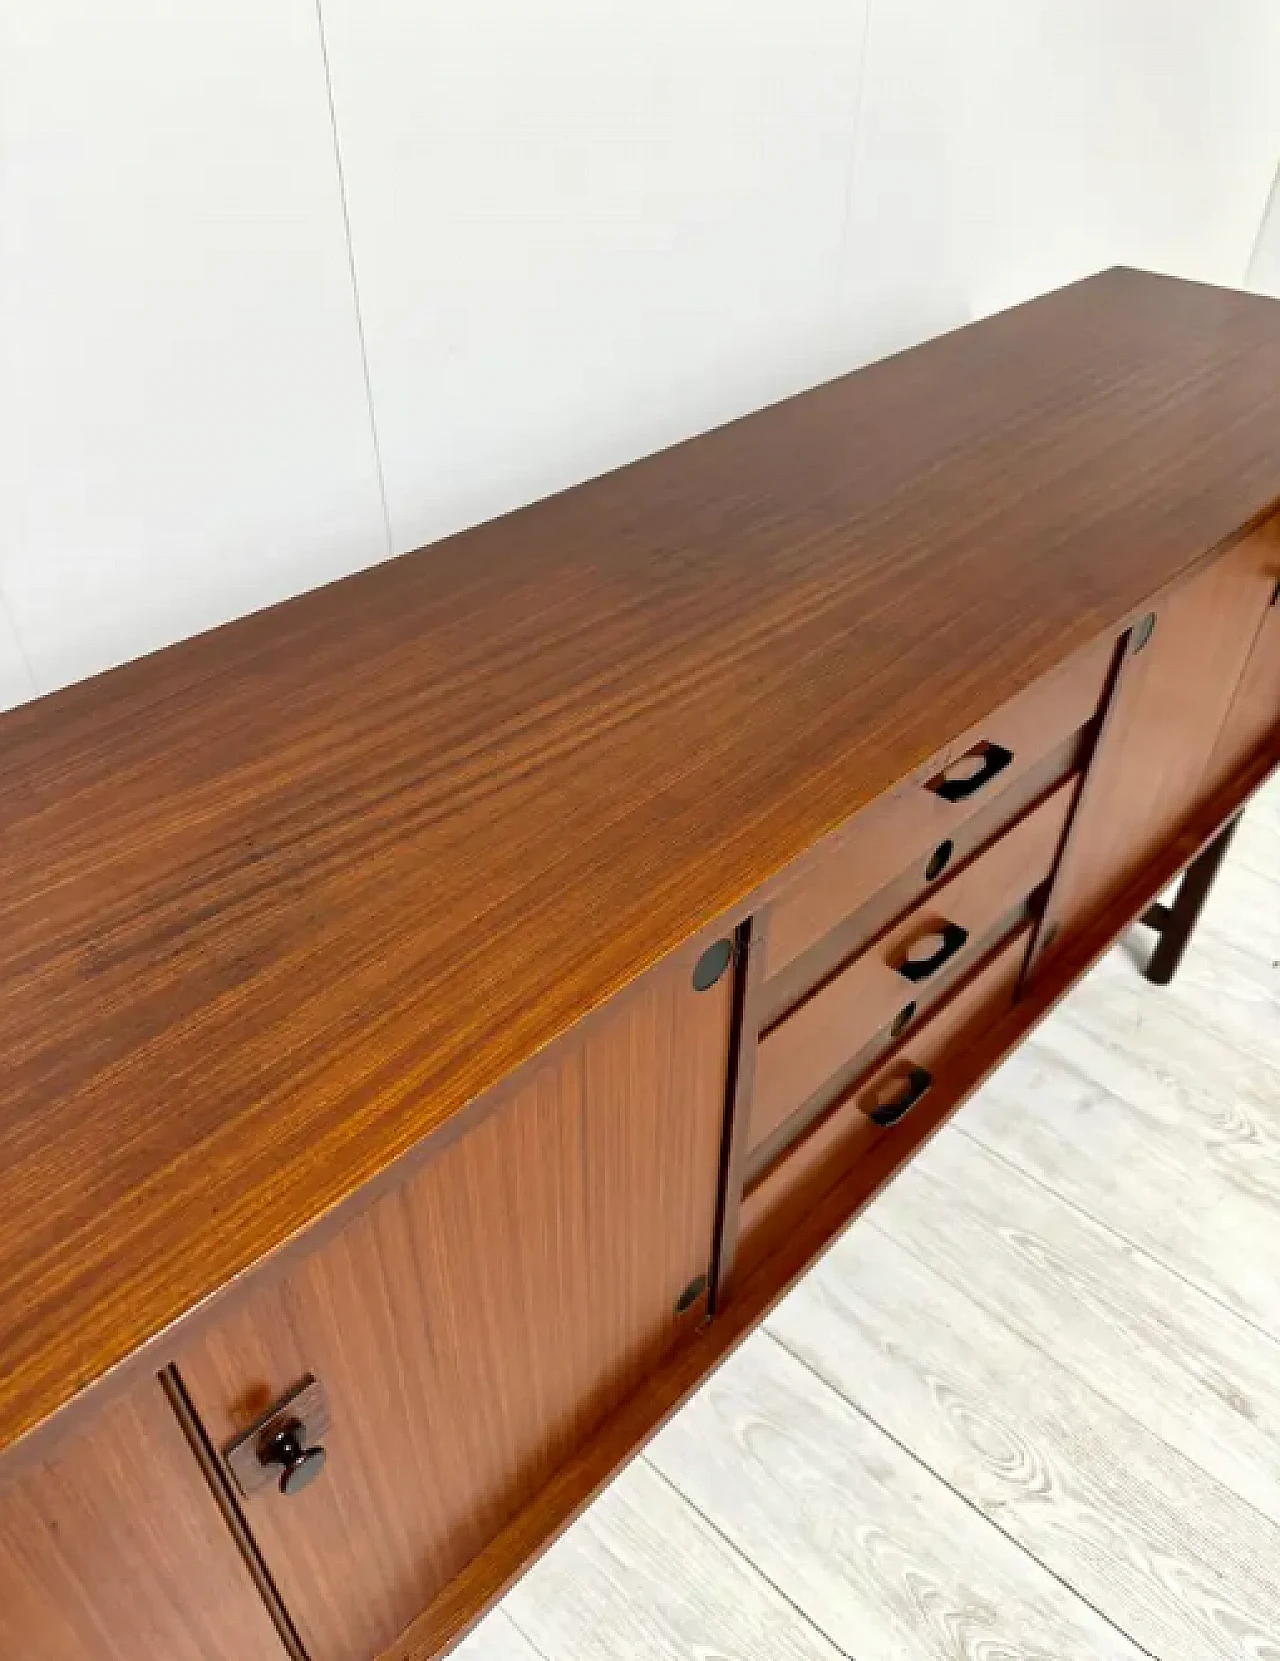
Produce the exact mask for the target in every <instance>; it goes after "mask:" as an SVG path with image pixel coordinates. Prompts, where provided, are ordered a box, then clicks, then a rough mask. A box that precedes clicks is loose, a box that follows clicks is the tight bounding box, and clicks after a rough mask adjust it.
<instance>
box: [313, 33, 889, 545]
mask: <svg viewBox="0 0 1280 1661" xmlns="http://www.w3.org/2000/svg"><path fill="white" fill-rule="evenodd" d="M322 9H323V14H324V18H325V25H326V33H327V38H328V47H329V59H330V65H331V68H332V74H333V87H334V97H335V104H336V109H337V117H338V132H339V136H340V141H341V149H342V158H343V168H344V173H345V177H346V182H347V189H348V201H349V209H350V218H351V226H352V233H353V242H354V248H355V260H356V270H357V275H358V279H359V284H360V293H361V300H362V307H363V314H364V322H365V330H366V337H367V340H368V345H369V356H370V367H371V374H372V383H373V391H374V405H375V409H376V414H377V422H378V430H379V436H380V441H381V449H382V457H383V463H384V469H385V474H386V479H387V487H388V499H389V502H390V508H391V518H392V528H393V537H394V541H395V543H396V545H397V546H398V547H401V548H404V547H409V546H413V545H415V544H418V543H422V542H425V541H427V540H429V539H431V538H433V537H435V536H438V535H440V534H442V533H443V532H445V531H448V530H451V529H455V528H457V527H458V526H460V525H463V524H466V523H469V522H471V521H474V520H477V519H480V518H483V517H486V516H488V515H490V514H493V513H496V512H498V511H499V510H501V509H504V508H507V507H510V506H512V505H513V504H515V503H519V502H523V501H527V500H529V499H530V498H532V497H535V496H538V495H541V494H544V493H547V492H549V491H551V490H554V489H557V488H559V487H562V486H564V485H567V484H569V483H571V482H573V481H575V480H577V479H580V478H583V477H585V476H589V475H591V474H594V473H598V472H600V471H602V470H604V469H606V468H607V467H609V466H611V465H614V464H615V463H618V462H622V461H625V460H628V459H630V458H632V457H634V456H635V455H637V454H640V453H642V452H644V451H646V450H650V449H653V448H655V447H658V446H660V445H663V444H666V443H670V442H672V441H674V440H675V439H677V438H680V437H682V436H684V435H686V434H688V433H691V432H694V431H697V430H700V429H702V428H705V427H707V426H710V425H713V424H714V423H716V422H718V421H721V420H723V419H725V418H727V417H729V416H732V415H735V414H737V413H740V412H741V411H743V410H746V409H748V408H752V407H755V406H757V405H759V404H761V403H764V402H766V401H768V400H769V399H771V398H775V397H777V396H780V395H782V394H784V393H786V392H789V391H792V390H795V389H797V388H799V387H801V386H803V385H806V384H808V383H810V382H812V381H814V380H817V379H820V378H822V377H823V376H824V375H828V374H831V373H834V372H836V371H837V370H839V369H840V368H842V367H844V366H845V363H846V358H845V355H844V354H843V353H842V352H841V351H840V350H838V349H837V347H836V345H835V343H834V342H833V338H832V320H833V315H834V303H835V299H836V276H837V271H838V267H839V252H840V247H841V240H842V236H843V231H844V218H845V205H846V186H847V178H848V162H849V151H850V143H851V138H852V127H853V117H854V108H855V101H856V92H857V86H858V79H859V63H860V52H861V43H862V37H863V32H864V11H863V0H788V3H787V4H785V5H783V4H778V0H645V3H644V4H631V5H626V6H623V5H617V4H601V0H536V3H531V0H468V3H467V4H465V5H463V4H450V3H446V0H323V7H322Z"/></svg>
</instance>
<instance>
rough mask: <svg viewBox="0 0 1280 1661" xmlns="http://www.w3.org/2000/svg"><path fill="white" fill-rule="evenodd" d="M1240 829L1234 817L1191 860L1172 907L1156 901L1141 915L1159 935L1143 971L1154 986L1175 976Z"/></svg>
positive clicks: (1165, 983)
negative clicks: (1232, 840)
mask: <svg viewBox="0 0 1280 1661" xmlns="http://www.w3.org/2000/svg"><path fill="white" fill-rule="evenodd" d="M1239 826H1240V818H1239V816H1238V815H1237V817H1236V818H1234V819H1233V820H1232V821H1231V822H1230V824H1228V825H1227V826H1226V828H1225V829H1224V830H1222V831H1220V832H1219V833H1218V835H1217V837H1216V838H1215V839H1214V841H1212V842H1210V844H1209V846H1208V847H1207V848H1205V850H1204V851H1203V853H1200V854H1198V855H1197V856H1196V858H1195V859H1193V860H1192V862H1191V864H1190V865H1188V866H1187V868H1186V870H1185V871H1184V872H1183V873H1182V881H1181V882H1180V883H1179V885H1178V893H1177V896H1176V898H1175V899H1174V902H1173V904H1172V905H1162V904H1161V903H1160V902H1159V901H1157V902H1156V904H1155V905H1153V906H1149V907H1148V908H1147V910H1146V911H1144V912H1143V914H1142V921H1143V923H1144V925H1145V926H1146V927H1147V928H1149V929H1154V930H1155V931H1156V934H1157V935H1158V936H1159V938H1158V939H1157V941H1156V949H1155V951H1153V952H1152V954H1151V961H1150V962H1149V963H1148V964H1147V966H1146V968H1145V969H1144V970H1143V974H1145V975H1146V977H1147V979H1148V980H1149V981H1154V982H1155V984H1156V985H1157V986H1168V984H1169V982H1170V981H1171V980H1172V979H1173V977H1174V975H1175V974H1176V973H1177V971H1178V965H1179V964H1180V963H1181V962H1182V958H1183V954H1184V953H1185V951H1186V949H1187V947H1188V946H1189V945H1190V944H1191V936H1192V934H1193V933H1194V932H1195V926H1196V923H1197V922H1198V921H1199V918H1200V913H1201V912H1202V911H1203V910H1204V905H1205V901H1206V900H1207V899H1208V898H1209V895H1210V893H1211V892H1212V890H1213V884H1214V879H1215V878H1216V877H1217V875H1218V872H1219V870H1220V869H1221V867H1222V862H1223V860H1224V859H1225V858H1226V857H1227V849H1228V848H1229V847H1230V846H1231V839H1232V837H1233V836H1234V835H1235V834H1236V831H1237V830H1238V829H1239Z"/></svg>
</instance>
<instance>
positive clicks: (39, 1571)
mask: <svg viewBox="0 0 1280 1661" xmlns="http://www.w3.org/2000/svg"><path fill="white" fill-rule="evenodd" d="M0 1655H2V1656H4V1658H5V1661H286V1657H285V1650H284V1647H283V1645H282V1643H281V1641H280V1638H279V1635H278V1634H277V1632H276V1628H275V1627H274V1625H273V1624H272V1622H271V1619H270V1617H269V1616H268V1614H267V1609H266V1605H265V1604H264V1603H263V1601H262V1599H261V1598H260V1597H259V1595H258V1590H257V1587H256V1586H255V1585H254V1583H253V1581H252V1579H251V1578H250V1575H249V1571H248V1569H247V1568H246V1567H245V1563H244V1560H243V1559H242V1558H241V1556H240V1554H239V1552H238V1551H237V1549H236V1546H235V1543H234V1541H233V1540H232V1537H231V1535H230V1533H229V1532H228V1530H227V1528H226V1525H225V1524H224V1522H223V1520H222V1516H221V1514H220V1513H219V1511H218V1508H217V1505H216V1503H215V1501H214V1498H213V1495H212V1494H211V1493H210V1491H209V1489H208V1487H207V1486H206V1484H205V1480H204V1477H203V1476H202V1475H201V1473H200V1468H199V1466H198V1465H197V1464H196V1461H195V1459H194V1458H193V1457H192V1455H191V1450H190V1448H189V1447H188V1446H187V1443H186V1441H185V1440H184V1438H183V1434H182V1431H181V1430H180V1429H179V1428H178V1421H177V1419H176V1418H175V1417H174V1415H173V1413H172V1412H171V1411H170V1408H169V1404H168V1402H167V1401H166V1400H165V1397H164V1394H163V1392H162V1390H161V1388H160V1383H159V1381H158V1380H157V1379H156V1378H154V1377H145V1376H144V1377H139V1378H138V1379H137V1380H136V1381H135V1382H134V1384H133V1385H132V1387H131V1388H130V1389H129V1391H128V1392H127V1393H126V1394H124V1395H121V1396H117V1397H115V1398H113V1399H112V1400H111V1401H110V1402H108V1403H107V1404H106V1405H105V1406H104V1407H103V1410H102V1412H101V1413H100V1414H99V1415H98V1416H97V1418H96V1419H95V1421H94V1423H93V1425H92V1426H91V1427H90V1428H88V1429H87V1430H84V1431H81V1432H79V1433H78V1434H76V1435H73V1436H71V1437H70V1438H68V1439H67V1440H66V1441H65V1442H64V1443H63V1444H62V1446H61V1447H60V1448H59V1449H58V1451H57V1452H56V1453H55V1454H54V1455H52V1456H51V1457H50V1458H48V1459H46V1460H40V1461H36V1462H33V1463H32V1464H31V1465H30V1466H29V1467H27V1468H25V1469H24V1470H22V1471H21V1472H20V1473H19V1474H18V1476H17V1478H16V1480H15V1481H13V1482H5V1481H3V1480H2V1479H0Z"/></svg>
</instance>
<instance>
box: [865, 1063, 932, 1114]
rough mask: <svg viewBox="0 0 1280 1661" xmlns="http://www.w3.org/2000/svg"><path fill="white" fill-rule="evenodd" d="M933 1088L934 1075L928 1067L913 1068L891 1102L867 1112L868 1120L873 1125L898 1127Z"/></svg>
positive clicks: (881, 1104)
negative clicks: (899, 1122)
mask: <svg viewBox="0 0 1280 1661" xmlns="http://www.w3.org/2000/svg"><path fill="white" fill-rule="evenodd" d="M932 1086H933V1074H932V1073H931V1072H930V1071H929V1070H928V1068H927V1067H913V1068H912V1069H911V1071H910V1072H909V1073H908V1074H907V1076H906V1077H905V1078H904V1079H902V1080H901V1089H900V1091H899V1093H898V1094H897V1095H895V1096H894V1097H893V1098H892V1099H891V1100H890V1101H887V1102H880V1103H879V1104H878V1105H877V1106H875V1107H873V1108H871V1109H870V1110H869V1111H867V1110H864V1111H867V1118H868V1119H870V1120H871V1123H872V1124H873V1125H884V1126H885V1127H888V1126H889V1125H896V1124H897V1123H898V1120H899V1119H905V1118H906V1116H907V1114H908V1113H910V1111H911V1109H912V1108H913V1107H914V1106H915V1105H916V1103H917V1102H918V1101H919V1100H920V1098H921V1097H922V1096H925V1095H927V1094H928V1092H929V1090H930V1089H931V1088H932Z"/></svg>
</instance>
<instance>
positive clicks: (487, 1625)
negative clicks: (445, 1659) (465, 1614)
mask: <svg viewBox="0 0 1280 1661" xmlns="http://www.w3.org/2000/svg"><path fill="white" fill-rule="evenodd" d="M453 1655H454V1661H545V1658H544V1657H543V1656H541V1655H540V1654H539V1653H538V1651H537V1650H536V1649H534V1647H533V1645H532V1644H531V1643H530V1642H529V1640H528V1639H527V1638H526V1637H525V1636H524V1634H523V1633H522V1632H521V1631H520V1629H519V1628H518V1627H517V1626H516V1624H515V1622H514V1621H513V1620H512V1619H511V1617H510V1615H509V1614H508V1613H507V1611H506V1610H505V1609H504V1608H502V1607H501V1606H500V1607H499V1608H497V1609H495V1610H494V1611H493V1613H492V1614H490V1615H488V1616H487V1617H486V1618H485V1619H484V1620H483V1621H481V1623H480V1625H479V1626H478V1627H477V1628H476V1629H475V1631H474V1632H473V1633H472V1634H471V1635H470V1637H467V1638H464V1639H463V1640H462V1642H461V1643H460V1644H459V1645H458V1647H457V1649H455V1650H454V1652H453Z"/></svg>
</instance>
